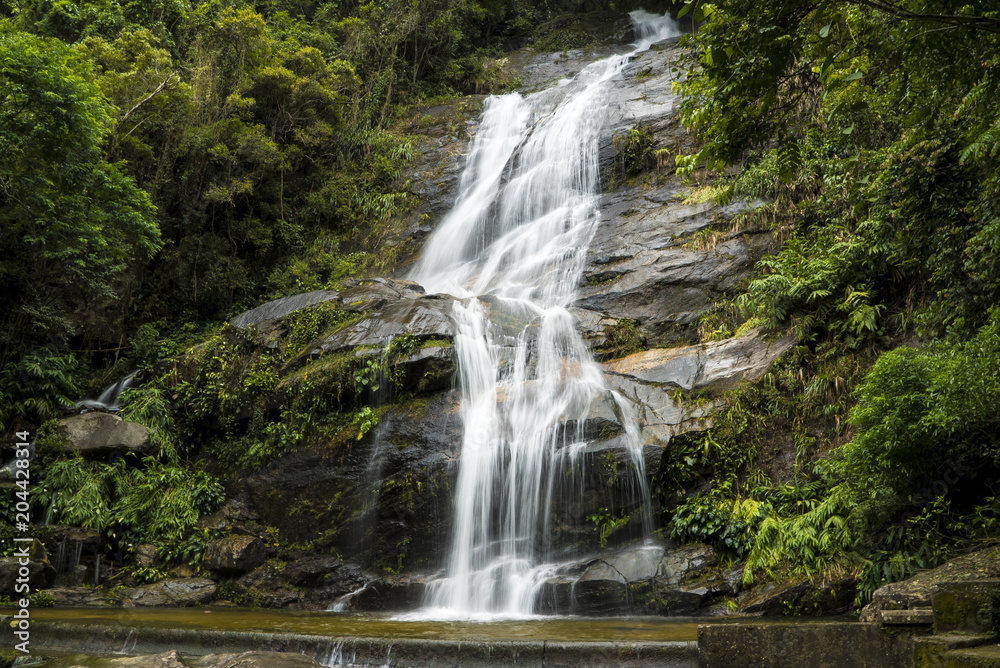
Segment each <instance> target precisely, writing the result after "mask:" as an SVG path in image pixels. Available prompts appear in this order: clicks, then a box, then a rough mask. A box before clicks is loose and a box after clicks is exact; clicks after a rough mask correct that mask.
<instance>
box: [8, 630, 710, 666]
mask: <svg viewBox="0 0 1000 668" xmlns="http://www.w3.org/2000/svg"><path fill="white" fill-rule="evenodd" d="M0 621H2V620H0ZM31 644H32V647H33V648H36V649H39V650H52V651H59V652H81V653H86V654H97V655H108V654H118V655H121V654H158V653H161V652H164V651H167V650H171V649H176V650H177V651H178V652H180V653H181V654H193V655H201V654H210V653H239V652H246V651H268V652H297V653H300V654H306V655H308V656H311V657H314V658H316V659H317V660H318V661H320V662H322V663H324V664H325V665H357V666H401V667H410V666H412V667H414V668H416V667H418V666H419V667H423V668H465V667H469V668H478V667H480V666H483V667H485V666H518V667H521V666H526V667H530V668H564V667H565V668H569V667H570V666H573V667H574V668H576V667H581V666H582V667H584V668H587V667H593V668H597V667H598V666H623V667H627V668H646V667H650V668H651V667H653V666H657V667H660V668H698V646H697V643H695V642H694V641H690V642H548V641H499V642H498V641H475V640H472V641H450V640H422V639H415V638H364V637H345V638H331V637H324V636H312V635H304V634H290V633H249V632H239V631H205V630H201V629H169V628H168V629H163V628H150V627H144V628H142V629H136V628H129V627H126V626H119V625H112V624H74V623H66V622H33V623H32V625H31Z"/></svg>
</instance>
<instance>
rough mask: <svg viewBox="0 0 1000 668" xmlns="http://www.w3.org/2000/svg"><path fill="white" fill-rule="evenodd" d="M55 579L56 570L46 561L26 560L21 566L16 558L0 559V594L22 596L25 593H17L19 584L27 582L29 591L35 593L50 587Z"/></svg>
mask: <svg viewBox="0 0 1000 668" xmlns="http://www.w3.org/2000/svg"><path fill="white" fill-rule="evenodd" d="M22 569H24V570H26V571H27V572H26V573H25V572H24V570H22ZM55 579H56V569H55V568H54V567H53V566H52V564H50V563H49V562H48V560H44V561H34V560H27V563H26V564H22V563H21V560H20V559H17V558H13V557H11V558H0V594H7V595H14V596H17V595H21V596H23V595H24V594H25V593H26V592H18V591H17V587H18V585H19V584H21V585H23V583H24V582H27V583H28V585H29V586H30V587H31V590H32V591H36V590H38V589H47V588H49V587H51V586H52V583H53V582H55Z"/></svg>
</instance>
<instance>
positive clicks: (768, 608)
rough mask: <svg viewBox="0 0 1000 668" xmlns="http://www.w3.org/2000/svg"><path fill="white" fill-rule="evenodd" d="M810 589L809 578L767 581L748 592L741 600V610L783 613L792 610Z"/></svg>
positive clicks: (759, 612) (774, 613)
mask: <svg viewBox="0 0 1000 668" xmlns="http://www.w3.org/2000/svg"><path fill="white" fill-rule="evenodd" d="M808 591H809V580H808V579H807V578H792V579H789V580H785V581H780V582H765V583H764V584H762V585H760V586H758V587H754V588H753V589H752V590H750V591H748V592H746V593H745V594H744V595H743V597H741V598H740V600H739V609H740V612H743V613H746V614H748V615H782V614H788V613H789V612H792V611H793V609H794V606H795V605H796V603H797V602H798V600H799V599H800V598H802V596H804V595H805V594H806V592H808Z"/></svg>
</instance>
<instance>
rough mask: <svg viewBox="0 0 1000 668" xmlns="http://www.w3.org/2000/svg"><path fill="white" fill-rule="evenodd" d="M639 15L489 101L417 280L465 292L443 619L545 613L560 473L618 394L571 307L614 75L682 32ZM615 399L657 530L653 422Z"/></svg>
mask: <svg viewBox="0 0 1000 668" xmlns="http://www.w3.org/2000/svg"><path fill="white" fill-rule="evenodd" d="M633 19H634V20H635V22H636V26H637V30H636V33H637V34H638V35H639V38H640V43H639V44H637V45H636V51H634V52H632V53H630V54H627V55H623V56H614V57H611V58H608V59H605V60H602V61H599V62H596V63H593V64H591V65H590V66H588V67H587V68H585V69H584V70H583V71H581V72H580V73H579V74H578V75H577V76H576V77H575V78H574V79H572V80H570V81H564V82H561V83H560V85H558V86H555V87H553V88H551V89H549V90H546V91H542V92H540V93H536V94H533V95H529V96H526V97H523V96H521V95H519V94H516V93H514V94H511V95H505V96H500V97H491V98H489V99H488V100H487V101H486V104H485V107H484V111H483V117H482V121H481V124H480V130H479V133H478V134H477V136H476V138H475V140H474V142H473V145H472V147H471V153H470V155H469V159H468V164H467V166H466V168H465V172H464V173H463V176H462V181H461V189H460V194H459V196H458V199H457V201H456V203H455V206H454V209H453V210H452V211H451V212H450V213H449V214H448V216H446V217H445V218H444V219H443V220H442V222H441V223H440V225H439V226H438V229H437V230H436V231H435V233H434V235H433V236H432V237H431V238H430V240H429V241H428V243H427V246H426V248H425V250H424V254H423V256H422V258H421V260H420V261H419V263H418V265H417V266H416V268H415V269H414V271H413V273H412V275H411V278H413V279H414V280H416V281H417V282H419V283H421V284H422V285H423V286H424V287H425V288H426V289H427V291H428V292H429V293H433V292H439V293H440V292H443V293H449V294H452V295H454V296H456V297H459V298H460V299H461V300H462V301H460V302H458V303H457V304H456V306H455V308H454V313H453V316H454V319H455V322H456V326H457V336H456V337H455V346H456V350H457V354H458V362H459V363H458V369H459V371H458V373H459V386H460V388H461V391H462V419H463V422H464V437H463V444H462V455H461V461H460V469H459V474H458V482H457V489H456V490H455V519H454V524H453V536H452V544H451V550H450V555H449V558H448V571H447V574H446V576H445V577H444V578H442V579H440V580H438V581H436V582H433V583H431V585H430V586H429V588H428V598H427V600H426V602H425V603H426V605H427V607H428V608H429V609H427V610H425V611H424V614H426V615H428V616H436V617H462V618H469V617H477V616H490V617H494V616H506V617H517V616H525V615H530V614H532V613H533V611H534V609H535V605H536V602H537V599H538V595H539V591H540V587H541V585H542V583H543V582H544V581H545V579H546V578H547V577H549V576H550V575H552V573H554V571H555V568H556V567H555V566H554V565H553V564H552V563H551V561H552V554H551V551H550V549H549V545H548V544H547V537H548V536H549V535H550V531H551V527H550V526H549V522H550V516H551V513H550V508H551V506H552V500H553V493H554V492H555V490H556V489H557V488H558V487H559V486H560V484H561V481H560V480H557V474H558V473H559V472H561V471H562V470H564V469H565V466H564V465H565V464H566V463H567V462H572V461H573V458H575V457H578V453H579V452H580V451H581V450H583V445H584V444H585V434H584V425H585V423H586V419H587V416H588V413H589V411H590V409H591V406H592V403H593V401H594V400H595V398H597V397H600V396H606V395H607V394H608V391H607V389H606V388H605V386H604V381H603V376H602V374H601V371H600V369H599V367H598V366H597V365H596V364H595V363H594V361H593V359H592V357H591V354H590V351H589V350H588V348H587V346H586V344H585V343H584V341H583V340H582V339H581V338H580V335H579V334H578V332H577V330H576V323H575V322H574V319H573V317H572V315H571V314H570V312H569V311H568V307H569V306H570V305H572V303H573V301H574V299H575V297H576V290H577V285H578V283H579V280H580V276H581V273H582V268H583V262H584V259H585V255H586V251H587V246H588V244H589V243H590V239H591V237H592V236H593V233H594V230H595V226H596V224H597V221H598V220H599V217H600V216H599V211H598V202H599V194H598V190H599V187H598V186H599V169H598V158H597V154H598V140H599V136H600V132H601V128H602V125H603V123H604V120H605V117H606V108H607V84H608V82H609V80H610V79H611V78H612V77H614V76H615V75H617V74H618V73H619V72H621V70H622V68H623V67H624V66H625V64H626V63H628V61H629V60H630V59H631V58H632V57H633V56H634V54H635V53H637V52H638V51H641V50H644V49H646V48H648V47H649V45H650V44H651V43H653V42H655V41H659V40H661V39H665V38H667V37H670V36H673V35H677V34H679V32H680V31H679V29H678V27H677V25H676V24H675V23H674V21H672V20H671V19H670V18H669V17H661V16H655V15H652V14H649V13H647V12H634V13H633ZM498 323H502V324H498ZM615 401H616V402H617V403H618V411H617V412H618V413H620V415H621V422H622V423H623V426H624V432H625V435H624V439H625V441H626V443H627V445H628V449H629V452H630V453H631V458H632V462H633V470H634V475H635V478H636V480H635V483H634V487H635V488H636V493H637V495H638V496H639V498H640V499H646V501H647V503H645V504H644V506H643V507H645V508H646V510H645V516H644V517H643V518H642V519H643V525H644V529H645V531H646V533H647V534H648V533H649V532H650V531H651V530H652V520H651V518H650V517H649V512H648V507H649V504H648V499H649V490H648V488H647V483H646V475H645V470H644V465H643V459H642V456H641V444H640V441H639V430H638V427H637V425H636V423H635V421H634V419H633V418H632V417H631V415H630V412H629V408H628V406H627V405H626V404H625V402H624V401H623V400H621V399H620V398H616V399H615Z"/></svg>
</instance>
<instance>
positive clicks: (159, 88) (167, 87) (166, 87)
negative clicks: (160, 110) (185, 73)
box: [115, 72, 180, 130]
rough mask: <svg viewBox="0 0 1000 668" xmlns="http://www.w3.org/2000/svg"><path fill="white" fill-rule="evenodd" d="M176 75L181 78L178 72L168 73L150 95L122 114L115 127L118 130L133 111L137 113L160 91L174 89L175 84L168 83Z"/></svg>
mask: <svg viewBox="0 0 1000 668" xmlns="http://www.w3.org/2000/svg"><path fill="white" fill-rule="evenodd" d="M175 76H177V77H178V79H180V76H179V75H178V74H177V73H176V72H171V73H170V74H168V75H167V78H166V79H164V80H163V81H161V82H160V85H159V86H157V87H156V90H154V91H153V92H152V93H150V94H149V95H147V96H146V97H144V98H143V99H142V100H140V101H139V102H136V104H135V106H134V107H132V108H131V109H129V110H128V111H127V112H125V115H124V116H122V118H121V120H120V121H118V125H117V127H115V130H118V129H119V128H121V126H122V125H123V124H124V123H125V121H127V120H128V117H129V116H131V115H132V114H133V113H135V112H136V111H137V110H138V109H139V107H141V106H142V105H144V104H146V103H147V102H149V101H150V100H152V99H153V98H154V97H156V96H157V95H159V94H160V93H162V92H163V91H164V90H171V89H173V86H172V85H168V84H170V82H171V80H172V79H173V78H174V77H175Z"/></svg>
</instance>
